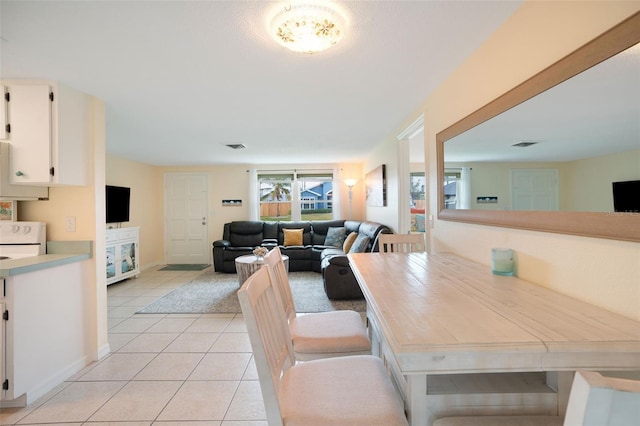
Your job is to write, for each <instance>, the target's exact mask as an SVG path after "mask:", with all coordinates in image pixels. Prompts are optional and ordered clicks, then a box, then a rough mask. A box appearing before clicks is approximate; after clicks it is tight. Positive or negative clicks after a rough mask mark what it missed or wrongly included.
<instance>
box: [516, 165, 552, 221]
mask: <svg viewBox="0 0 640 426" xmlns="http://www.w3.org/2000/svg"><path fill="white" fill-rule="evenodd" d="M511 207H512V208H513V210H547V211H550V210H558V170H556V169H512V170H511Z"/></svg>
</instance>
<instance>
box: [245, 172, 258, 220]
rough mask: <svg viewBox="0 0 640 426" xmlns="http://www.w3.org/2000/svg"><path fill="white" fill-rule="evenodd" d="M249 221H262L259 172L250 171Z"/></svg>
mask: <svg viewBox="0 0 640 426" xmlns="http://www.w3.org/2000/svg"><path fill="white" fill-rule="evenodd" d="M247 206H248V207H249V220H260V202H259V200H258V170H257V169H249V201H248V202H247Z"/></svg>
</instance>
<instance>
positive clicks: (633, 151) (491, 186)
mask: <svg viewBox="0 0 640 426" xmlns="http://www.w3.org/2000/svg"><path fill="white" fill-rule="evenodd" d="M639 28H640V13H637V14H635V15H633V16H632V17H631V18H629V19H627V20H626V21H624V22H622V23H621V24H619V25H618V26H616V27H614V28H613V29H611V30H609V31H608V32H606V33H605V34H603V35H601V36H600V37H598V38H596V39H595V40H593V41H591V42H590V43H588V44H587V45H585V46H583V47H582V48H580V49H578V50H577V51H575V52H574V53H572V54H571V55H568V56H567V57H565V58H563V59H562V60H560V61H558V62H557V63H555V64H553V65H552V66H550V67H549V68H547V69H545V70H544V71H542V72H540V73H539V74H537V75H535V76H534V77H532V78H531V79H529V80H527V81H526V82H524V83H522V84H521V85H519V86H518V87H516V88H514V89H513V90H511V91H509V92H507V93H505V94H504V95H502V96H500V97H499V98H498V99H496V100H494V101H493V102H491V103H489V104H487V105H485V106H484V107H482V108H481V109H479V110H478V111H476V112H474V113H473V114H471V115H469V116H467V117H465V118H464V119H462V120H460V121H459V122H457V123H455V124H454V125H452V126H451V127H449V128H447V129H445V130H443V131H442V132H440V133H438V134H437V135H436V140H437V155H438V187H439V188H440V192H439V194H438V197H439V206H438V211H439V213H438V217H439V218H440V219H442V220H452V221H460V222H469V223H478V224H484V225H492V226H502V227H512V228H522V229H530V230H538V231H547V232H557V233H565V234H572V235H584V236H591V237H599V238H611V239H619V240H627V241H640V212H628V211H627V212H620V211H618V212H616V211H615V209H614V204H613V186H614V185H613V183H614V182H628V181H640V30H639ZM628 196H630V197H632V198H635V199H634V200H631V201H630V202H631V203H638V202H640V191H637V192H636V191H635V190H633V191H632V192H631V193H630V195H628ZM636 205H637V204H636Z"/></svg>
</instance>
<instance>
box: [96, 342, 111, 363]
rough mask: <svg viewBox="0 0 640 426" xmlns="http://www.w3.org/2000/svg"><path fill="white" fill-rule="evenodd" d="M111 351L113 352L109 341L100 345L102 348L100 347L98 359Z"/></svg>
mask: <svg viewBox="0 0 640 426" xmlns="http://www.w3.org/2000/svg"><path fill="white" fill-rule="evenodd" d="M110 353H111V346H109V343H107V344H105V345H102V346H100V348H98V360H101V359H102V358H104V357H105V356H107V355H109V354H110Z"/></svg>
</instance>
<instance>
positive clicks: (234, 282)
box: [138, 271, 366, 314]
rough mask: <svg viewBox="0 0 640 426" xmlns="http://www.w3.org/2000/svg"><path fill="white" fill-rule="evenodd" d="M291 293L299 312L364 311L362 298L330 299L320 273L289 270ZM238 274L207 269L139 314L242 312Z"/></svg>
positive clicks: (364, 303)
mask: <svg viewBox="0 0 640 426" xmlns="http://www.w3.org/2000/svg"><path fill="white" fill-rule="evenodd" d="M289 282H290V283H291V293H292V294H293V300H294V302H295V305H296V311H298V312H326V311H336V310H342V309H351V310H354V311H357V312H365V310H366V302H365V301H364V299H362V300H329V298H327V295H326V293H325V292H324V284H323V282H322V276H321V275H320V274H319V273H317V272H290V273H289ZM238 289H239V285H238V276H237V275H236V274H225V273H221V272H211V271H207V272H205V273H203V274H201V275H199V276H198V277H196V278H195V279H193V280H192V281H190V282H188V283H187V284H185V285H183V286H181V287H178V288H177V289H175V290H173V291H172V292H171V293H169V294H167V295H165V296H164V297H162V298H160V299H158V300H156V301H155V302H153V303H151V304H150V305H148V306H146V307H144V308H143V309H141V310H140V311H138V313H140V314H159V313H162V314H194V313H197V314H209V313H240V312H242V311H241V309H240V303H239V301H238V296H237V295H236V293H237V291H238Z"/></svg>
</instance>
